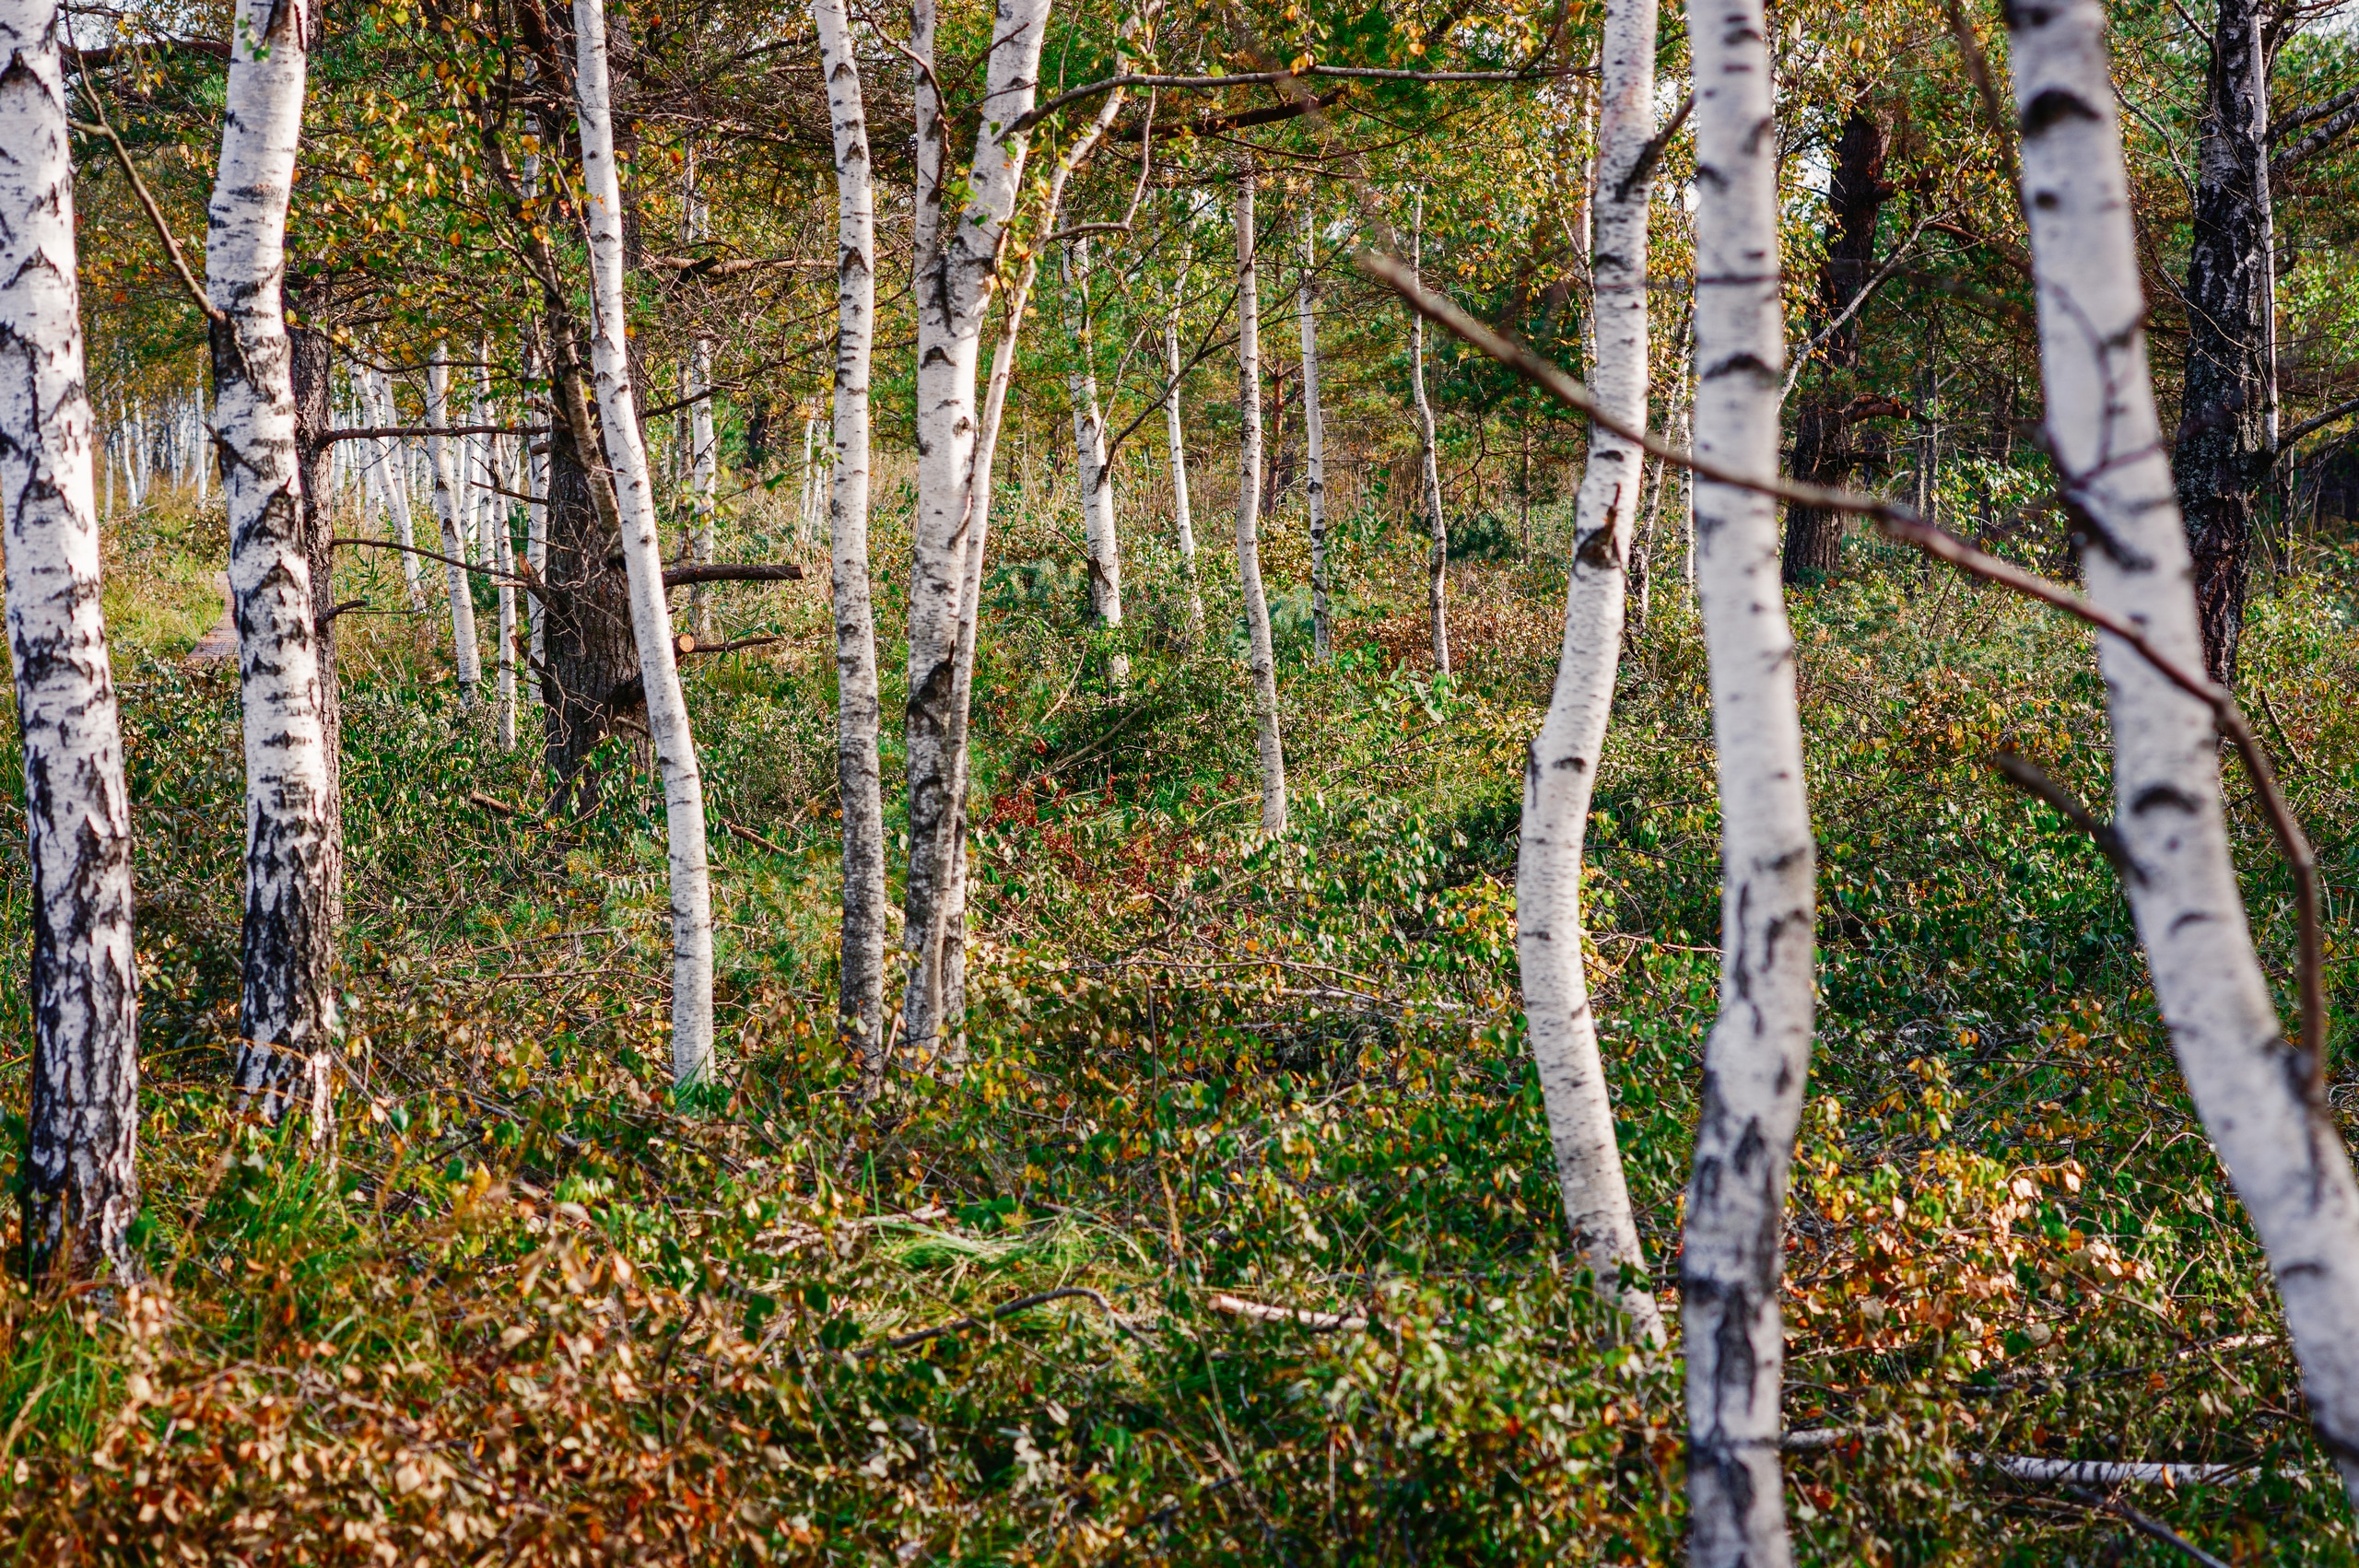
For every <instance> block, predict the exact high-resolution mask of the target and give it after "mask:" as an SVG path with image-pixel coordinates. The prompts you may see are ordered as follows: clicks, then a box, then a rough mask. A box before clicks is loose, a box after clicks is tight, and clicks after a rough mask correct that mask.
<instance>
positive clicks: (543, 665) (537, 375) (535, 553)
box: [524, 334, 556, 702]
mask: <svg viewBox="0 0 2359 1568" xmlns="http://www.w3.org/2000/svg"><path fill="white" fill-rule="evenodd" d="M525 343H526V347H525V353H524V379H525V380H527V381H537V380H541V379H542V377H543V375H544V362H545V357H544V356H543V354H542V353H541V350H540V348H539V345H538V341H537V339H536V338H534V337H533V336H532V335H530V334H528V335H527V337H526V339H525ZM555 403H556V400H555V399H554V398H553V397H549V396H546V395H543V396H540V397H537V398H535V399H534V401H533V404H532V406H533V407H534V409H535V411H536V412H538V413H539V414H540V415H541V416H542V419H541V422H542V423H546V422H548V415H549V412H550V410H551V409H552V408H553V407H554V405H555ZM548 440H549V438H548V437H547V436H543V437H541V438H540V439H537V440H535V439H531V438H529V437H528V438H527V439H525V442H524V460H525V475H526V479H525V488H526V490H527V491H528V493H529V494H530V495H531V496H532V497H533V498H532V500H531V501H530V502H529V503H527V505H526V508H525V512H524V560H525V564H526V565H527V566H529V567H530V568H532V578H533V581H534V584H535V585H536V586H535V591H534V592H533V593H531V594H530V595H528V596H527V597H526V600H525V612H524V614H525V620H526V622H527V624H528V625H529V626H530V627H531V631H530V634H529V635H530V638H531V648H532V661H531V670H532V675H531V678H530V679H529V680H527V681H526V682H525V683H524V689H525V690H526V691H528V692H530V693H531V694H532V695H533V700H534V701H535V702H538V701H540V700H542V695H541V681H542V678H543V676H544V674H545V673H546V671H547V670H548V605H547V604H546V602H545V601H544V599H543V597H542V593H541V591H539V585H542V584H546V581H547V580H548V569H549V505H548V501H549V458H548V445H547V443H548Z"/></svg>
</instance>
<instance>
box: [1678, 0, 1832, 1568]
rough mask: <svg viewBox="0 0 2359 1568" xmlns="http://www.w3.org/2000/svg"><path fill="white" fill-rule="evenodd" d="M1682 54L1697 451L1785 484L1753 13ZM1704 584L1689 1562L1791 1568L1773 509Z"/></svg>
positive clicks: (1711, 5) (1788, 963) (1719, 537)
mask: <svg viewBox="0 0 2359 1568" xmlns="http://www.w3.org/2000/svg"><path fill="white" fill-rule="evenodd" d="M1687 34H1688V37H1689V38H1690V39H1691V40H1693V47H1694V50H1695V59H1696V169H1697V178H1696V183H1697V186H1698V187H1699V189H1700V190H1701V191H1702V193H1703V194H1702V198H1701V203H1700V205H1699V206H1698V208H1697V210H1696V363H1697V364H1698V365H1700V366H1702V367H1703V373H1702V375H1701V376H1700V377H1699V378H1698V380H1697V381H1696V453H1697V455H1698V456H1701V457H1707V458H1709V459H1711V460H1713V461H1714V462H1718V463H1719V464H1720V465H1721V466H1722V467H1724V468H1727V469H1732V470H1734V471H1736V472H1738V473H1742V474H1758V475H1759V476H1760V477H1761V478H1763V479H1765V480H1766V479H1771V478H1774V477H1775V476H1776V475H1777V473H1778V383H1779V376H1778V370H1779V366H1780V363H1781V361H1782V359H1783V356H1784V347H1783V341H1784V340H1783V331H1782V326H1783V323H1782V322H1781V321H1780V318H1779V311H1778V193H1777V173H1776V168H1775V158H1776V157H1777V148H1778V139H1777V135H1776V128H1775V122H1774V120H1773V119H1772V112H1773V106H1772V101H1771V86H1770V77H1769V55H1768V51H1767V49H1766V45H1765V43H1764V36H1765V35H1764V23H1763V20H1762V0H1689V6H1688V26H1687ZM1696 595H1697V599H1698V603H1699V606H1700V608H1701V610H1702V612H1703V618H1704V645H1705V651H1706V654H1707V656H1708V659H1709V661H1710V666H1711V692H1712V735H1713V741H1714V743H1715V746H1716V748H1717V750H1718V754H1719V791H1720V857H1721V871H1720V876H1721V883H1720V952H1721V958H1720V1004H1719V1017H1718V1019H1717V1020H1715V1022H1714V1024H1713V1025H1712V1033H1711V1037H1710V1039H1709V1040H1708V1042H1707V1044H1706V1046H1705V1054H1704V1083H1703V1095H1702V1106H1701V1108H1700V1111H1699V1115H1698V1120H1697V1126H1696V1157H1695V1166H1694V1173H1693V1175H1692V1176H1691V1178H1690V1180H1689V1183H1688V1188H1687V1219H1686V1227H1685V1232H1684V1249H1683V1252H1682V1256H1681V1266H1680V1289H1681V1293H1682V1295H1683V1297H1684V1310H1683V1321H1682V1334H1681V1339H1682V1342H1683V1345H1684V1350H1685V1353H1686V1359H1687V1422H1688V1428H1687V1430H1688V1462H1687V1498H1688V1520H1689V1526H1688V1530H1689V1534H1688V1561H1689V1562H1691V1563H1694V1564H1696V1568H1737V1565H1738V1564H1743V1565H1744V1568H1784V1565H1785V1564H1786V1563H1787V1562H1790V1560H1791V1550H1790V1545H1789V1543H1788V1540H1787V1536H1786V1513H1785V1499H1784V1495H1783V1492H1782V1491H1781V1487H1780V1472H1779V1469H1778V1397H1779V1394H1778V1391H1779V1387H1780V1383H1781V1378H1782V1375H1783V1369H1784V1358H1785V1342H1784V1338H1783V1334H1782V1331H1781V1328H1780V1324H1779V1318H1778V1272H1779V1265H1780V1262H1781V1258H1780V1256H1779V1254H1780V1248H1781V1246H1782V1244H1783V1238H1784V1225H1783V1217H1784V1209H1785V1199H1786V1180H1787V1171H1788V1167H1789V1166H1790V1164H1791V1162H1792V1158H1793V1145H1794V1131H1795V1128H1796V1126H1797V1125H1798V1123H1799V1121H1800V1119H1801V1115H1802V1090H1803V1084H1804V1082H1805V1080H1806V1078H1807V1076H1808V1073H1809V1071H1810V1048H1811V1003H1812V996H1811V985H1812V963H1813V952H1812V925H1813V917H1814V914H1815V909H1816V906H1815V903H1814V892H1813V889H1814V883H1815V869H1816V868H1815V861H1814V859H1813V845H1812V840H1811V833H1810V809H1809V803H1808V801H1807V800H1806V798H1805V795H1804V786H1803V778H1802V722H1801V717H1800V714H1799V711H1798V709H1797V707H1796V703H1795V696H1794V643H1793V635H1792V632H1791V631H1790V628H1789V626H1788V625H1787V621H1786V608H1785V599H1784V595H1783V592H1782V591H1781V589H1780V588H1779V585H1778V518H1777V512H1776V509H1775V507H1774V506H1773V504H1772V503H1771V501H1770V500H1769V498H1768V497H1766V496H1764V495H1761V494H1760V493H1758V492H1756V491H1753V490H1747V489H1741V488H1738V487H1735V486H1729V485H1713V484H1702V483H1699V484H1698V485H1697V486H1696Z"/></svg>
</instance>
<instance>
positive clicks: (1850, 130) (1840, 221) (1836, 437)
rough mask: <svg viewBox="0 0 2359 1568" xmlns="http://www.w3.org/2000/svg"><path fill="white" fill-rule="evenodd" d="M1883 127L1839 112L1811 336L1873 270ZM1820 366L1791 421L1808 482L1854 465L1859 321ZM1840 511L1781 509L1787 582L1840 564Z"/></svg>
mask: <svg viewBox="0 0 2359 1568" xmlns="http://www.w3.org/2000/svg"><path fill="white" fill-rule="evenodd" d="M1891 194H1892V187H1891V186H1890V185H1887V184H1885V183H1884V126H1883V125H1882V124H1880V123H1878V122H1877V121H1876V119H1875V117H1874V116H1873V115H1872V114H1871V113H1870V112H1869V111H1867V110H1866V109H1865V108H1864V107H1855V108H1854V109H1852V111H1850V112H1849V113H1848V115H1846V116H1845V117H1844V120H1843V132H1842V135H1839V136H1837V138H1836V142H1835V172H1834V175H1833V177H1832V178H1831V179H1830V180H1829V181H1827V188H1826V207H1827V216H1828V219H1829V224H1828V228H1829V232H1828V235H1827V244H1826V262H1825V265H1824V266H1822V267H1820V269H1819V274H1818V300H1817V303H1816V304H1815V306H1814V307H1813V310H1812V311H1811V321H1812V333H1813V335H1815V334H1817V333H1821V332H1825V323H1827V322H1832V321H1835V320H1836V319H1837V318H1838V317H1840V316H1841V315H1842V313H1843V311H1844V309H1845V308H1846V307H1847V306H1848V305H1849V304H1850V303H1851V300H1852V298H1853V297H1854V296H1856V295H1857V294H1858V293H1859V292H1860V289H1861V288H1862V287H1865V286H1866V284H1867V281H1868V278H1869V277H1870V275H1872V273H1873V271H1874V266H1873V263H1874V260H1875V250H1876V220H1877V218H1878V217H1879V216H1881V215H1882V214H1883V211H1884V199H1885V198H1886V197H1887V196H1889V195H1891ZM1817 360H1818V362H1817V365H1816V367H1815V369H1813V370H1811V371H1806V372H1805V374H1807V375H1809V376H1810V377H1811V380H1812V382H1813V386H1812V390H1811V392H1810V395H1809V397H1808V398H1807V399H1805V400H1804V402H1803V404H1802V411H1801V413H1800V414H1799V415H1797V416H1796V418H1795V421H1794V462H1793V474H1794V477H1795V478H1797V479H1799V480H1802V482H1804V483H1805V484H1811V485H1840V484H1842V483H1843V482H1844V481H1845V480H1846V479H1848V477H1849V475H1850V472H1851V470H1852V469H1853V468H1854V467H1856V466H1858V463H1859V461H1860V453H1859V450H1858V447H1857V446H1856V444H1855V443H1854V442H1853V440H1852V439H1851V429H1852V426H1853V425H1854V424H1855V423H1856V421H1857V415H1856V414H1855V413H1854V412H1853V410H1852V406H1851V404H1852V398H1853V395H1854V393H1855V392H1857V391H1858V390H1859V389H1857V388H1856V387H1854V386H1853V385H1852V380H1853V377H1854V375H1855V373H1856V372H1857V371H1858V369H1859V368H1860V319H1859V316H1858V315H1857V314H1856V313H1855V314H1854V315H1853V316H1852V317H1851V319H1850V320H1849V321H1847V322H1844V323H1843V324H1842V325H1841V326H1839V327H1837V328H1836V329H1835V331H1834V332H1833V333H1829V334H1828V336H1827V339H1826V342H1825V343H1824V344H1823V345H1820V347H1819V351H1818V356H1817ZM1843 521H1844V520H1843V514H1842V513H1840V512H1830V511H1823V510H1820V509H1818V508H1815V507H1790V508H1788V509H1787V511H1786V554H1785V568H1784V576H1785V579H1786V580H1787V581H1788V582H1805V581H1809V580H1812V579H1816V578H1823V577H1825V576H1827V575H1828V574H1829V573H1832V572H1833V571H1834V570H1835V569H1836V568H1837V567H1839V566H1840V565H1842V560H1843Z"/></svg>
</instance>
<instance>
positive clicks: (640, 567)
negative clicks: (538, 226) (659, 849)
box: [573, 0, 712, 1086]
mask: <svg viewBox="0 0 2359 1568" xmlns="http://www.w3.org/2000/svg"><path fill="white" fill-rule="evenodd" d="M573 32H574V73H573V80H574V93H575V104H576V108H577V110H578V111H579V114H580V123H581V183H582V190H583V193H584V194H585V196H586V198H587V200H586V201H585V202H584V204H583V205H584V207H585V211H584V214H583V216H584V217H585V218H586V219H587V227H588V229H589V236H590V284H591V288H590V293H591V301H592V310H593V316H594V321H593V329H592V333H591V337H590V356H591V363H592V367H593V373H594V375H595V376H596V379H597V387H598V422H599V425H600V426H601V427H602V428H603V429H604V434H605V450H606V462H607V463H608V465H609V466H610V467H611V468H612V469H613V471H614V475H615V501H616V507H617V508H618V509H619V511H620V514H621V520H620V521H621V540H622V552H623V568H624V571H625V572H626V573H627V574H628V578H629V581H630V622H631V633H632V636H633V638H634V640H635V641H636V642H637V643H638V646H639V670H640V680H641V682H642V685H643V689H644V690H645V692H646V694H647V730H648V735H649V738H650V739H651V741H652V742H653V743H654V746H655V756H656V761H657V765H658V766H659V767H660V768H661V769H662V772H663V820H664V839H665V843H666V845H667V847H668V857H669V860H670V872H671V892H672V1077H673V1080H674V1082H677V1083H679V1084H681V1085H683V1086H687V1085H693V1084H698V1083H702V1082H706V1081H708V1080H709V1079H710V1076H711V1073H712V892H711V886H710V876H709V872H708V871H707V868H706V861H705V826H704V780H703V779H702V778H700V777H699V776H698V772H697V752H696V743H695V740H694V738H693V737H692V736H691V735H690V733H689V731H688V705H687V695H686V693H685V692H684V691H683V690H682V689H681V685H680V672H679V666H678V665H677V663H676V662H675V659H674V650H673V645H672V613H671V610H670V608H669V606H668V605H666V604H665V603H664V599H663V534H662V532H661V531H660V529H659V528H658V526H657V522H656V517H655V486H654V480H653V475H652V474H651V473H650V471H649V468H648V462H647V448H646V445H645V443H644V440H643V439H642V437H641V436H640V428H639V410H638V407H637V404H636V399H635V396H634V393H633V392H632V388H631V380H630V359H629V356H628V350H627V348H626V347H625V344H624V323H625V322H626V320H627V318H628V298H627V297H626V295H625V294H624V291H623V201H622V187H621V183H620V181H619V178H618V177H617V174H616V168H615V128H614V111H613V96H612V89H611V88H610V86H609V83H608V78H607V67H606V12H605V6H604V0H573Z"/></svg>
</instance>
